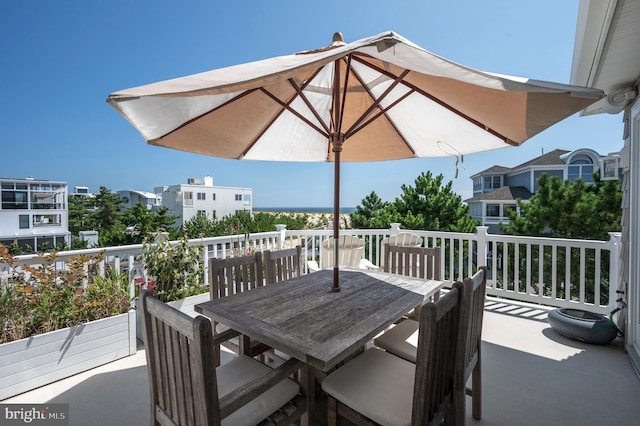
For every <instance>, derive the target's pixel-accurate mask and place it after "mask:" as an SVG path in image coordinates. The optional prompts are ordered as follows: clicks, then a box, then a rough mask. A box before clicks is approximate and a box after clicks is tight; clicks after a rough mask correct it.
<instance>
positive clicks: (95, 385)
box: [2, 298, 640, 426]
mask: <svg viewBox="0 0 640 426" xmlns="http://www.w3.org/2000/svg"><path fill="white" fill-rule="evenodd" d="M485 306H486V307H485V317H484V330H483V348H482V349H483V354H482V356H483V360H482V367H483V372H482V376H483V400H484V401H483V416H482V420H481V421H480V422H477V421H475V420H473V419H472V418H471V414H470V407H469V409H468V410H467V417H468V419H467V424H471V425H473V424H482V425H495V426H503V425H504V426H508V425H519V426H526V425H550V424H555V425H580V426H586V425H620V426H626V425H629V426H635V425H637V424H638V422H639V421H640V420H639V419H640V380H639V378H638V375H637V374H636V372H635V371H634V369H633V367H632V365H631V362H630V361H629V359H628V358H627V356H626V354H625V353H624V350H623V346H622V344H621V342H619V341H618V340H616V341H614V342H613V343H611V344H610V345H607V346H596V345H588V344H583V343H580V342H576V341H572V340H569V339H566V338H564V337H562V336H560V335H558V334H556V333H555V332H554V331H553V330H552V329H551V328H550V326H549V324H548V323H547V311H546V309H544V308H543V309H540V308H538V307H535V306H532V305H525V304H521V303H517V304H516V303H510V302H504V301H501V300H498V299H493V298H490V299H489V300H488V301H487V303H486V305H485ZM140 349H141V350H140V351H138V353H137V354H136V355H134V356H132V357H128V358H125V359H123V360H120V361H115V362H113V363H110V364H107V365H105V366H102V367H99V368H96V369H94V370H91V371H89V372H86V373H82V374H79V375H76V376H74V377H71V378H69V379H65V380H62V381H60V382H57V383H54V384H52V385H49V386H45V387H43V388H40V389H36V390H34V391H31V392H28V393H25V394H22V395H19V396H17V397H14V398H11V399H8V400H5V401H2V403H46V402H51V403H69V404H70V424H71V425H78V426H85V425H92V426H101V425H118V426H119V425H147V424H149V397H148V391H149V389H148V384H147V373H146V367H145V354H144V349H143V347H141V348H140ZM390 397H392V395H390ZM467 402H468V403H469V402H470V398H467ZM323 414H324V413H323Z"/></svg>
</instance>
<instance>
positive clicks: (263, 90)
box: [259, 87, 329, 138]
mask: <svg viewBox="0 0 640 426" xmlns="http://www.w3.org/2000/svg"><path fill="white" fill-rule="evenodd" d="M259 90H261V91H262V92H264V94H265V95H267V96H269V97H270V98H271V99H273V100H274V101H275V102H276V103H278V104H279V105H280V106H282V108H283V110H282V111H281V113H282V112H284V110H287V111H289V112H290V113H291V114H293V115H295V116H296V117H298V118H299V119H300V120H302V121H304V122H305V123H306V124H308V125H309V127H311V128H312V129H314V130H316V131H317V132H318V133H320V134H321V135H323V136H326V137H327V138H328V137H329V134H327V132H325V131H323V129H321V128H319V127H318V126H316V125H315V124H314V123H312V122H311V121H310V120H309V119H308V118H306V117H305V116H303V115H302V114H300V113H299V112H298V111H296V110H295V109H293V108H291V106H290V105H289V104H287V103H285V102H283V101H282V100H280V99H278V97H276V96H275V95H274V94H273V93H271V92H269V91H268V90H267V89H265V88H263V87H262V88H260V89H259ZM320 122H322V121H320Z"/></svg>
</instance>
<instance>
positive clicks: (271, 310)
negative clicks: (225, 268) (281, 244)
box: [195, 270, 443, 372]
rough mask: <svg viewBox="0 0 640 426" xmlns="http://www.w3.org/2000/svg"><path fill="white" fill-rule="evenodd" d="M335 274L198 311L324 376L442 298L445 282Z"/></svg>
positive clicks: (260, 291)
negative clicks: (336, 278)
mask: <svg viewBox="0 0 640 426" xmlns="http://www.w3.org/2000/svg"><path fill="white" fill-rule="evenodd" d="M332 280H333V271H332V270H322V271H319V272H314V273H312V274H306V275H302V276H300V277H297V278H294V279H291V280H288V281H282V282H279V283H275V284H270V285H267V286H264V287H259V288H256V289H253V290H251V291H246V292H242V293H238V294H235V295H232V296H228V297H223V298H221V299H215V300H212V301H209V302H205V303H201V304H198V305H196V306H195V310H196V311H197V312H199V313H202V314H204V315H206V316H208V317H209V318H212V319H214V320H215V321H218V322H220V323H222V324H225V325H227V326H229V327H231V328H233V329H234V330H237V331H239V332H241V333H243V334H246V335H247V336H249V337H250V338H252V339H257V340H259V341H260V342H263V343H266V344H267V345H269V346H271V347H273V348H275V349H278V350H280V351H282V352H284V353H287V354H289V355H290V356H292V357H295V358H297V359H299V360H301V361H304V362H306V363H308V364H309V365H311V366H313V367H315V368H318V369H320V370H322V371H325V372H326V371H329V370H330V369H331V368H333V367H334V366H335V365H336V364H337V363H339V362H340V361H342V360H344V359H345V358H347V357H348V356H349V355H351V354H352V353H354V352H356V351H357V350H358V349H359V348H361V347H362V346H363V345H364V344H365V343H366V342H368V341H369V340H371V339H372V338H373V337H374V336H376V335H377V334H378V333H379V332H381V331H382V330H384V329H385V328H386V327H388V326H389V325H391V324H392V323H393V322H394V321H396V320H397V319H399V318H400V317H401V316H402V315H403V314H405V313H407V312H409V311H410V310H411V309H413V308H415V307H416V306H419V305H421V304H422V303H424V302H425V301H426V300H427V299H428V298H429V297H430V296H432V295H434V294H436V293H437V292H438V291H439V290H440V289H441V288H442V285H443V282H442V281H434V280H424V279H416V278H410V277H405V276H400V275H392V274H387V273H384V272H375V271H365V270H341V271H340V289H341V291H340V292H336V293H334V292H331V285H332Z"/></svg>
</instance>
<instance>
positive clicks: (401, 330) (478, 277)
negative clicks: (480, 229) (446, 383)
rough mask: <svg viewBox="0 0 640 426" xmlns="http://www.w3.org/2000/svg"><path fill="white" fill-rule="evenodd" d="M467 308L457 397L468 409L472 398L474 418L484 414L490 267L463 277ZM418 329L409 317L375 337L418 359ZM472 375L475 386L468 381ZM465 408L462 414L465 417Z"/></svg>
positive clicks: (382, 345) (386, 347)
mask: <svg viewBox="0 0 640 426" xmlns="http://www.w3.org/2000/svg"><path fill="white" fill-rule="evenodd" d="M463 287H464V293H463V309H465V310H468V311H469V316H468V321H469V324H468V326H467V336H466V338H465V346H464V353H463V355H464V356H463V357H461V359H462V360H463V363H464V365H463V366H462V367H461V368H463V369H464V370H463V371H464V375H463V376H461V383H460V384H459V385H458V386H457V388H456V389H457V391H456V398H457V399H458V400H461V401H459V403H460V404H462V407H463V409H464V407H465V404H464V399H465V395H470V396H471V398H472V414H473V418H474V419H477V420H480V418H481V417H482V362H481V361H482V322H483V316H484V301H485V296H486V288H487V268H486V266H481V267H480V268H478V271H477V272H476V273H475V274H474V275H473V276H472V277H470V278H465V280H464V281H463ZM418 329H419V323H418V322H417V321H414V320H411V319H407V320H404V321H402V322H401V323H399V324H398V325H396V326H395V327H393V328H392V329H390V330H388V331H386V332H384V333H383V334H382V335H381V336H379V337H377V338H376V339H375V340H374V344H375V345H376V346H377V347H379V348H382V349H384V350H386V351H387V352H389V353H392V354H394V355H396V356H398V357H401V358H403V359H406V360H408V361H411V362H414V363H415V362H416V359H417V353H418V349H417V346H418ZM469 377H471V386H470V387H467V385H466V384H467V382H468V380H469ZM464 415H465V413H464V411H463V412H462V416H463V417H462V418H463V419H464Z"/></svg>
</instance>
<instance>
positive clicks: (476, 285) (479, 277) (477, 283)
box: [463, 266, 487, 384]
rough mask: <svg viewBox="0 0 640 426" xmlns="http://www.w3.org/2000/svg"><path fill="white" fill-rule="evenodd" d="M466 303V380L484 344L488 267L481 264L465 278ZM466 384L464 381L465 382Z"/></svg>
mask: <svg viewBox="0 0 640 426" xmlns="http://www.w3.org/2000/svg"><path fill="white" fill-rule="evenodd" d="M464 287H465V292H467V293H471V294H467V295H465V296H466V297H465V304H466V305H467V306H464V307H463V309H467V310H469V319H468V320H469V325H468V327H467V338H466V339H465V347H464V357H463V359H464V371H465V374H464V381H465V383H466V380H467V379H468V378H469V375H471V371H472V370H473V367H474V366H475V364H476V362H477V361H478V356H477V354H478V352H479V351H480V345H481V344H482V320H483V316H484V300H485V295H486V292H487V267H486V266H481V267H480V268H479V269H478V271H477V272H476V273H475V274H474V275H473V276H472V277H470V278H465V280H464ZM463 384H464V383H463Z"/></svg>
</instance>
